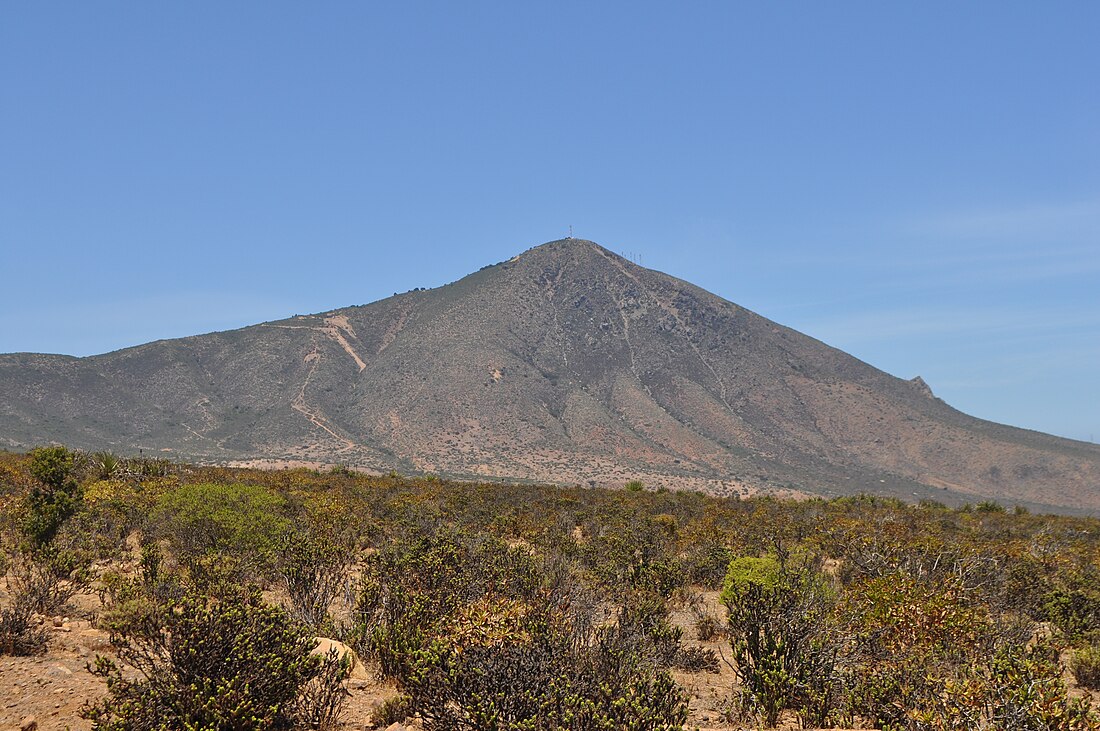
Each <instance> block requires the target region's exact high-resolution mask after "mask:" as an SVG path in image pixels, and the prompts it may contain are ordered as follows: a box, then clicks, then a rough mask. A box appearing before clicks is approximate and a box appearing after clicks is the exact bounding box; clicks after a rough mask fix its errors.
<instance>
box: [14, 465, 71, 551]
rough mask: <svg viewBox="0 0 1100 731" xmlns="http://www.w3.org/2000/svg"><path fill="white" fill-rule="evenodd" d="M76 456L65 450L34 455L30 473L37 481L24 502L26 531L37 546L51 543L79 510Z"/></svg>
mask: <svg viewBox="0 0 1100 731" xmlns="http://www.w3.org/2000/svg"><path fill="white" fill-rule="evenodd" d="M73 466H74V457H73V454H72V452H70V451H69V450H67V449H65V448H64V447H39V448H38V449H35V450H33V451H32V452H31V462H30V468H29V470H30V473H31V475H33V476H34V478H35V480H37V484H36V485H35V486H34V487H33V488H31V491H30V493H29V494H28V495H27V497H26V500H25V503H24V505H25V516H24V519H23V532H24V533H25V534H26V535H27V537H28V538H30V540H31V542H32V543H33V544H34V545H36V546H42V545H45V544H47V543H49V542H50V540H51V539H53V537H54V536H55V535H56V534H57V531H58V529H60V528H61V525H62V524H63V523H64V522H65V520H66V519H68V518H69V516H71V515H72V514H73V513H75V512H76V511H77V509H78V508H79V507H80V498H81V490H80V486H79V485H78V484H77V483H76V481H75V480H73V479H72V472H73Z"/></svg>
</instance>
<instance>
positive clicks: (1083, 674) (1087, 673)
mask: <svg viewBox="0 0 1100 731" xmlns="http://www.w3.org/2000/svg"><path fill="white" fill-rule="evenodd" d="M1070 669H1071V670H1072V671H1073V678H1074V680H1076V681H1077V685H1078V686H1080V687H1082V688H1088V689H1089V690H1100V646H1097V645H1095V644H1093V645H1085V646H1084V647H1079V648H1077V649H1076V650H1074V651H1073V661H1072V662H1071V663H1070Z"/></svg>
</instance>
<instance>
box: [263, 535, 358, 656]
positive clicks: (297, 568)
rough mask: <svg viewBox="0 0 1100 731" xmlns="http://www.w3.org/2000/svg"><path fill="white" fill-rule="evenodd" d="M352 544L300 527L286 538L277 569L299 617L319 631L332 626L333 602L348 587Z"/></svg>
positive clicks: (325, 632)
mask: <svg viewBox="0 0 1100 731" xmlns="http://www.w3.org/2000/svg"><path fill="white" fill-rule="evenodd" d="M354 556H355V554H354V552H353V550H352V547H351V546H349V545H348V543H347V542H346V541H340V540H338V539H336V538H333V537H332V536H331V535H325V534H324V533H322V532H321V531H320V530H296V531H293V532H291V533H287V534H286V535H285V536H284V537H283V539H282V547H281V549H280V551H279V556H278V567H277V572H278V575H279V578H280V579H281V580H282V584H283V587H284V588H285V589H286V591H287V596H288V597H289V598H290V612H291V614H293V616H294V617H295V619H297V620H298V621H300V622H301V623H302V624H304V625H305V626H307V627H309V628H311V629H313V630H314V631H315V632H316V633H317V634H327V633H328V632H329V630H330V629H331V624H332V622H331V620H330V618H329V613H328V612H329V605H330V604H332V601H333V600H334V599H335V598H336V596H337V594H339V592H340V591H341V590H342V589H343V588H344V586H345V584H346V582H347V578H348V570H349V568H350V567H351V562H352V560H353V559H354Z"/></svg>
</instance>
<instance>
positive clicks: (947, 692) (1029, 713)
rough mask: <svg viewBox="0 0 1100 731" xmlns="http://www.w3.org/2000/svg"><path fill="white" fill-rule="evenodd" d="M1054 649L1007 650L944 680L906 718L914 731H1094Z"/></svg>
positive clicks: (1098, 722) (1095, 721) (1093, 719)
mask: <svg viewBox="0 0 1100 731" xmlns="http://www.w3.org/2000/svg"><path fill="white" fill-rule="evenodd" d="M1062 671H1063V668H1062V665H1061V664H1060V663H1059V662H1058V652H1057V650H1056V649H1054V648H1052V647H1050V646H1046V645H1043V644H1037V645H1034V646H1031V647H1024V646H1022V645H1007V646H1004V647H1001V648H999V649H998V650H997V651H996V652H995V653H994V654H993V656H992V657H984V658H981V659H980V660H977V661H975V662H973V663H972V664H971V665H969V666H968V667H967V668H965V670H964V671H963V672H962V673H960V675H959V676H958V677H954V678H946V679H944V680H943V681H942V682H941V683H940V685H939V686H938V688H937V692H936V693H934V694H932V695H930V696H928V697H927V698H926V699H924V700H925V703H924V704H923V707H922V708H920V709H916V710H913V711H911V712H910V713H909V714H908V719H907V720H908V724H907V725H908V727H909V728H912V729H913V731H962V730H963V729H977V728H980V729H988V730H989V731H1032V730H1034V731H1096V730H1097V729H1100V718H1097V716H1096V715H1095V714H1094V713H1093V712H1092V711H1091V710H1090V708H1089V703H1088V700H1087V699H1083V698H1078V699H1071V698H1070V697H1069V696H1068V694H1067V692H1066V686H1065V683H1064V682H1063V681H1062Z"/></svg>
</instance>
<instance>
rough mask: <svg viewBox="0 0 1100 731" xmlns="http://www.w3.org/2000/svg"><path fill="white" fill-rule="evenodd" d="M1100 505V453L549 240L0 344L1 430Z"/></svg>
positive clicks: (520, 469) (201, 448) (453, 470)
mask: <svg viewBox="0 0 1100 731" xmlns="http://www.w3.org/2000/svg"><path fill="white" fill-rule="evenodd" d="M47 441H59V442H64V443H66V444H69V445H71V446H74V447H80V448H86V449H111V450H114V451H116V452H124V453H130V452H136V451H137V450H138V449H143V450H145V451H146V452H157V453H162V454H164V455H165V456H172V457H175V456H179V457H187V458H198V459H207V460H224V461H234V460H252V459H257V458H259V459H266V460H287V461H314V462H322V463H333V464H335V463H342V464H348V465H351V466H355V467H360V468H364V469H371V470H388V469H391V468H392V469H398V470H405V471H408V470H417V471H426V472H438V473H441V474H445V475H452V476H474V475H477V476H482V477H502V478H509V479H522V480H534V481H540V482H556V483H569V484H582V485H588V484H599V485H616V484H622V483H623V482H624V481H626V480H629V479H641V480H642V481H643V482H645V483H646V484H648V485H651V486H658V485H664V486H668V487H689V488H696V489H706V490H709V491H712V492H716V493H723V494H728V493H732V492H738V491H744V490H751V489H757V488H765V489H788V490H796V491H800V492H805V493H811V494H821V495H836V494H851V493H856V492H877V493H881V494H890V495H897V496H899V497H903V498H906V499H918V498H926V497H930V498H934V499H939V500H943V501H946V502H955V501H960V500H976V499H983V498H994V499H997V500H1000V501H1001V502H1004V503H1006V504H1009V505H1011V504H1014V503H1019V504H1025V505H1031V506H1037V507H1058V508H1062V509H1070V510H1081V511H1088V512H1097V511H1100V447H1097V446H1095V445H1091V444H1086V443H1083V442H1075V441H1072V440H1067V439H1061V438H1057V437H1053V436H1048V435H1045V434H1040V433H1037V432H1031V431H1026V430H1022V429H1016V428H1012V427H1007V426H1002V425H999V424H994V423H990V422H987V421H982V420H979V419H975V418H972V417H969V416H967V415H965V414H962V413H960V412H959V411H956V410H955V409H952V408H951V407H950V406H948V405H947V404H945V403H943V402H942V401H940V400H938V399H936V398H935V397H934V396H933V395H932V393H931V391H930V390H929V389H928V387H927V386H926V385H925V384H924V383H923V381H920V379H914V380H913V381H906V380H901V379H898V378H895V377H893V376H891V375H889V374H887V373H884V372H882V371H879V370H877V369H875V368H873V367H871V366H870V365H868V364H866V363H863V362H861V361H859V360H858V359H856V358H853V357H851V356H849V355H847V354H845V353H843V352H841V351H838V350H836V349H834V348H830V347H829V346H827V345H825V344H823V343H821V342H819V341H817V340H814V339H813V338H810V337H807V336H805V335H802V334H800V333H798V332H795V331H793V330H790V329H788V328H785V327H783V326H781V325H778V324H776V323H774V322H771V321H769V320H767V319H765V318H763V317H761V316H759V315H756V314H754V313H753V312H750V311H748V310H745V309H743V308H741V307H738V306H737V305H735V304H733V303H731V302H727V301H726V300H723V299H722V298H720V297H717V296H715V295H713V294H710V293H708V292H706V291H704V290H701V289H699V288H697V287H695V286H692V285H691V284H688V283H686V282H683V281H680V280H678V279H675V278H673V277H670V276H667V275H665V274H662V273H660V272H655V271H652V270H648V269H645V268H642V267H640V266H636V265H634V264H632V263H630V262H629V261H627V260H625V259H623V258H621V257H619V256H616V255H615V254H613V253H611V252H610V251H608V250H606V249H604V248H602V247H600V246H598V245H596V244H594V243H592V242H589V241H583V240H579V239H565V240H561V241H554V242H551V243H548V244H544V245H542V246H539V247H536V248H534V249H531V250H529V251H527V252H525V253H523V254H521V255H519V256H517V257H515V258H513V259H511V260H509V261H506V262H503V263H500V264H497V265H495V266H491V267H486V268H485V269H482V270H481V271H479V272H477V273H475V274H471V275H470V276H468V277H465V278H464V279H461V280H459V281H457V282H455V283H453V284H449V285H446V286H443V287H439V288H436V289H431V290H421V291H414V292H410V293H407V294H403V295H397V296H394V297H391V298H389V299H386V300H382V301H380V302H375V303H373V304H369V305H364V306H361V307H349V308H345V309H340V310H334V311H332V312H327V313H323V314H318V315H308V316H301V317H294V318H291V319H287V320H281V321H277V322H267V323H263V324H261V325H255V326H252V327H247V328H243V329H241V330H235V331H230V332H221V333H212V334H209V335H201V336H196V337H190V338H183V339H179V340H168V341H157V342H154V343H149V344H147V345H142V346H138V347H135V348H128V349H126V350H120V351H117V352H114V353H108V354H105V355H99V356H93V357H88V358H72V357H67V356H56V355H35V354H12V355H2V356H0V446H7V447H9V448H24V447H27V446H31V445H34V444H40V443H43V442H47Z"/></svg>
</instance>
